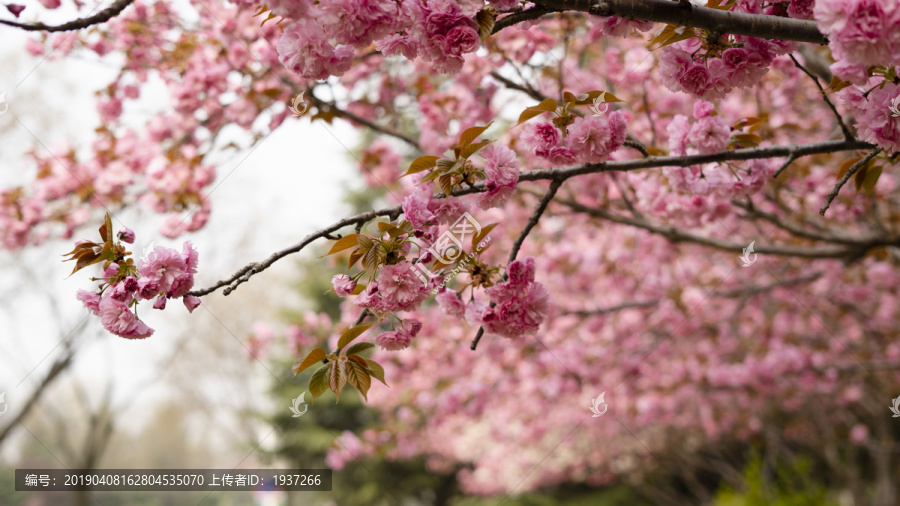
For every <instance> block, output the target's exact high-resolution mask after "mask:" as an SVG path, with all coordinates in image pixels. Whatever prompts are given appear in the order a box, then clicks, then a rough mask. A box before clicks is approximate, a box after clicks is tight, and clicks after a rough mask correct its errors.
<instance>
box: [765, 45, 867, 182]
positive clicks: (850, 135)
mask: <svg viewBox="0 0 900 506" xmlns="http://www.w3.org/2000/svg"><path fill="white" fill-rule="evenodd" d="M788 56H790V57H791V61H793V62H794V66H796V67H797V68H798V69H800V70H802V71H803V73H804V74H806V75H808V76H809V78H810V79H812V80H813V82H814V83H816V88H819V93H821V94H822V98H823V99H824V100H825V103H826V104H828V108H829V109H831V112H833V113H834V117H835V118H837V120H838V125H840V126H841V131H842V132H844V138H845V139H847V140H848V141H852V140H853V139H854V137H853V132H851V131H850V129H849V128H847V124H846V123H844V118H842V117H841V113H839V112H838V110H837V108H836V107H835V106H834V104H833V103H832V102H831V99H829V98H828V95H827V94H826V93H825V88H823V87H822V85H821V84H819V78H818V77H816V76H814V75H813V74H812V73H811V72H810V71H808V70H806V68H805V67H804V66H803V65H800V62H798V61H797V59H796V58H794V55H792V54H789V55H788ZM776 177H777V176H776Z"/></svg>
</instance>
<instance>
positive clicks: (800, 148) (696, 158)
mask: <svg viewBox="0 0 900 506" xmlns="http://www.w3.org/2000/svg"><path fill="white" fill-rule="evenodd" d="M866 147H871V145H870V144H868V143H865V142H862V141H845V140H836V141H822V142H816V143H811V144H801V145H797V146H766V147H760V148H747V149H735V150H728V151H723V152H721V153H716V154H713V155H685V156H651V157H647V158H639V159H635V160H618V161H609V162H603V163H594V164H583V165H576V166H574V167H563V168H550V169H535V170H530V171H525V172H522V173H521V174H520V175H519V181H540V180H563V181H564V180H566V179H568V178H570V177H574V176H579V175H584V174H596V173H602V172H625V171H633V170H640V169H648V168H659V167H670V166H679V167H687V166H691V165H698V164H702V163H712V162H722V161H729V160H752V159H757V158H775V157H781V156H786V155H788V154H789V153H791V152H796V153H801V154H803V155H811V154H822V153H836V152H840V151H848V150H853V149H860V148H866ZM485 191H487V190H486V189H485V185H484V182H481V181H479V182H477V183H475V184H473V185H471V186H469V187H467V188H459V189H456V190H454V191H453V193H452V195H453V196H462V195H470V194H474V193H483V192H485ZM443 197H444V194H443V193H436V194H435V198H438V199H440V198H443ZM400 212H401V207H400V206H393V207H387V208H383V209H378V210H371V211H366V212H364V213H360V214H357V215H354V216H350V217H348V218H344V219H343V220H340V221H338V222H336V223H334V224H332V225H330V226H328V227H326V228H323V229H321V230H318V231H316V232H313V233H312V234H309V235H307V236H306V237H304V238H303V240H302V241H300V242H299V243H297V244H295V245H293V246H291V247H289V248H285V249H283V250H281V251H277V252H275V253H273V254H272V255H270V256H269V257H268V258H267V259H265V260H263V261H262V262H254V263H251V264H248V265H246V266H244V267H243V268H241V269H240V270H239V271H237V272H235V273H234V274H233V275H232V276H230V277H229V278H226V279H223V280H221V281H218V282H216V283H215V284H213V285H211V286H209V287H207V288H203V289H200V290H194V291H191V292H190V295H194V296H197V297H200V296H203V295H207V294H210V293H212V292H214V291H216V290H218V289H219V288H222V287H223V286H227V287H228V288H226V289H225V291H224V294H225V295H228V294H230V293H231V292H232V291H234V289H235V288H237V287H238V285H240V284H242V283H244V282H246V281H247V280H249V279H250V277H252V276H253V275H254V274H258V273H260V272H262V271H263V270H265V269H267V268H268V267H269V266H271V265H272V264H273V263H275V262H276V261H278V260H279V259H281V258H284V257H285V256H288V255H290V254H293V253H297V252H299V251H301V250H302V249H303V248H305V247H306V246H307V245H309V244H310V243H312V242H313V241H315V240H316V239H321V238H324V237H327V236H328V235H329V234H332V233H334V232H337V231H338V230H340V229H342V228H344V227H346V226H349V225H359V226H361V225H362V224H365V223H366V222H368V221H370V220H372V219H374V218H376V217H378V216H392V217H395V216H397V215H399V213H400ZM635 223H638V222H637V221H636V222H635ZM710 244H712V243H710ZM723 244H724V243H723ZM723 249H727V250H731V251H741V249H742V246H740V245H737V244H731V243H728V244H727V247H724V248H723ZM759 251H760V252H768V250H767V251H762V250H759ZM778 251H783V252H784V253H783V254H786V255H791V254H792V253H790V252H786V251H788V250H778ZM791 251H794V250H791ZM796 251H797V252H799V253H800V254H798V255H797V256H808V257H813V258H837V257H841V256H843V255H845V254H846V253H847V250H846V249H830V250H821V251H819V250H816V251H808V250H802V249H797V250H796ZM773 253H774V252H773ZM803 253H805V254H803ZM775 254H779V253H775Z"/></svg>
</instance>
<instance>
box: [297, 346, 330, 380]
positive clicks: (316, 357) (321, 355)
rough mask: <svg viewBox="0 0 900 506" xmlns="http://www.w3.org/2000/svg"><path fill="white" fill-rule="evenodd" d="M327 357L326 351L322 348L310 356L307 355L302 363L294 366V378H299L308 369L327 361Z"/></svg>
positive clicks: (298, 362)
mask: <svg viewBox="0 0 900 506" xmlns="http://www.w3.org/2000/svg"><path fill="white" fill-rule="evenodd" d="M325 356H326V355H325V350H323V349H321V348H316V349H314V350H313V351H311V352H309V355H307V356H306V358H304V359H303V361H302V362H300V361H297V363H295V364H294V367H293V368H292V369H291V370H292V371H294V376H297V375H298V374H300V373H301V372H303V371H304V370H306V369H307V368H309V367H311V366H312V365H313V364H315V363H317V362H321V361H322V360H324V359H325Z"/></svg>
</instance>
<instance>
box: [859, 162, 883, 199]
mask: <svg viewBox="0 0 900 506" xmlns="http://www.w3.org/2000/svg"><path fill="white" fill-rule="evenodd" d="M882 168H883V167H882V166H881V165H878V166H877V167H872V168H871V169H869V171H868V172H867V173H866V177H865V178H864V179H863V182H862V187H863V189H864V190H866V195H867V196H869V197H871V196H872V193H873V192H874V191H875V185H876V184H877V183H878V178H880V177H881V171H882Z"/></svg>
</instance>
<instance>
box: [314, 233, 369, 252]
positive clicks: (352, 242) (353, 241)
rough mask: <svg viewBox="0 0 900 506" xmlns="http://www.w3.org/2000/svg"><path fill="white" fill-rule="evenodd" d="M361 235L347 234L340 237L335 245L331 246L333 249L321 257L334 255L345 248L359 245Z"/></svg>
mask: <svg viewBox="0 0 900 506" xmlns="http://www.w3.org/2000/svg"><path fill="white" fill-rule="evenodd" d="M359 237H360V234H347V235H345V236H344V237H341V238H340V239H338V240H337V242H336V243H334V245H333V246H332V247H331V250H330V251H329V252H328V253H326V254H324V255H322V256H321V257H319V258H322V257H327V256H328V255H333V254H335V253H338V252H341V251H344V250H345V249H350V248H352V247H354V246H358V245H359V240H358V239H359Z"/></svg>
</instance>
